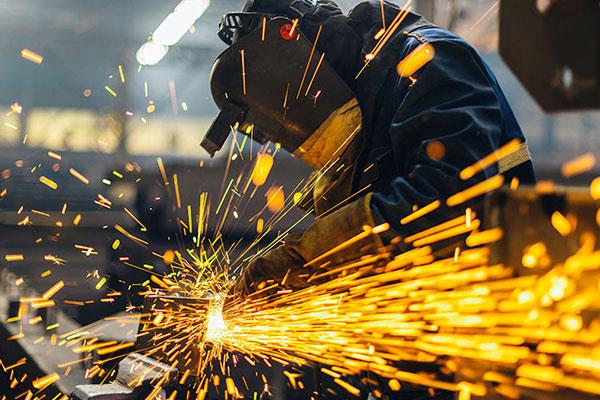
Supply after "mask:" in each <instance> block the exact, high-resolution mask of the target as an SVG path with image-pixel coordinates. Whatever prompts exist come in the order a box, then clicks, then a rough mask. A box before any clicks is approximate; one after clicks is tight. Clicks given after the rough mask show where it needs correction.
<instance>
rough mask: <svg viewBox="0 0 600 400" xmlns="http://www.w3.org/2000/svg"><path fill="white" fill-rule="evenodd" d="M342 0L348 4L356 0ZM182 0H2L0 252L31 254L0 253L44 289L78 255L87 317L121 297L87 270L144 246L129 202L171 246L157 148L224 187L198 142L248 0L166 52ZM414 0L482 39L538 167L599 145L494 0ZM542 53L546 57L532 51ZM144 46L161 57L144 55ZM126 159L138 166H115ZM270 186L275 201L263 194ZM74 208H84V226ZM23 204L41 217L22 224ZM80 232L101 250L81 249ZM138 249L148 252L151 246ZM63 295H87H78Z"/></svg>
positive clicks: (72, 275)
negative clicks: (109, 296)
mask: <svg viewBox="0 0 600 400" xmlns="http://www.w3.org/2000/svg"><path fill="white" fill-rule="evenodd" d="M338 2H339V3H340V4H341V5H342V6H343V7H344V8H345V9H346V10H349V9H350V7H351V6H352V5H353V4H355V3H357V2H358V0H338ZM394 2H395V3H398V4H403V3H404V2H403V1H402V0H394ZM178 3H179V0H128V1H123V0H103V1H96V0H52V1H48V0H19V1H14V0H0V10H1V12H0V32H1V34H0V54H2V57H1V58H0V172H1V177H0V192H2V191H3V190H4V189H6V190H7V191H8V193H9V194H10V195H9V196H0V254H1V255H4V254H17V253H19V254H20V253H23V254H25V255H26V257H25V260H24V261H23V262H20V263H5V262H4V259H0V269H3V268H6V269H7V271H8V272H14V273H18V275H19V276H24V277H25V281H26V282H27V284H28V285H29V286H30V287H31V288H32V289H33V290H37V291H38V292H43V290H45V289H47V284H48V281H47V280H45V279H44V277H45V276H44V272H45V271H46V270H48V266H49V265H51V264H52V263H56V259H54V260H53V259H52V258H50V259H46V261H45V262H42V261H40V260H44V256H47V255H53V256H56V257H58V258H61V259H65V260H68V263H66V264H64V265H63V266H61V267H60V268H55V269H54V271H53V274H54V275H55V279H54V280H55V281H56V280H59V279H61V280H63V281H64V282H65V285H66V287H65V289H64V290H62V291H61V292H60V293H59V294H58V295H57V297H56V300H57V302H58V303H59V304H60V309H61V310H62V312H64V313H65V315H67V316H68V317H70V318H73V319H74V320H76V321H77V322H78V323H80V324H85V323H89V322H92V321H94V320H97V319H98V318H100V317H102V316H105V315H108V314H111V313H114V312H117V311H121V310H122V304H117V303H115V304H111V303H104V302H100V301H99V300H100V299H101V298H103V297H104V296H105V294H106V292H104V291H102V290H95V285H96V284H97V281H96V280H85V279H83V280H82V279H81V277H82V276H83V277H85V276H89V274H100V275H101V276H102V275H107V276H108V275H110V276H112V277H116V278H115V279H118V278H119V274H120V271H121V270H124V269H125V268H121V269H119V262H118V258H119V257H120V256H121V255H122V254H127V255H128V256H130V257H133V258H135V257H136V255H135V254H136V251H138V249H137V248H135V246H130V247H126V246H124V247H121V248H120V250H119V251H120V253H119V252H117V251H113V250H112V249H111V244H112V240H113V239H114V235H112V234H111V235H109V234H108V233H107V229H106V227H108V226H112V225H115V224H126V223H130V222H131V221H130V219H127V218H126V216H125V215H124V213H123V208H124V207H127V208H128V209H131V210H132V211H133V213H134V214H136V215H138V216H139V218H140V219H141V222H142V223H144V224H145V225H146V226H148V228H149V229H148V232H147V234H146V235H147V236H151V235H154V236H155V238H154V239H155V240H154V241H153V243H158V244H157V249H158V250H160V249H161V248H162V249H167V248H169V247H170V246H171V247H172V236H171V235H172V233H173V231H172V229H171V228H169V226H168V222H169V221H167V220H168V217H166V216H165V215H166V213H165V210H166V209H167V205H165V203H164V200H165V194H164V193H163V192H161V186H162V183H161V182H162V181H161V179H160V172H159V169H158V167H157V162H156V159H157V157H159V156H160V157H161V158H162V160H163V161H164V163H165V165H166V166H167V169H168V171H169V174H173V173H177V174H178V175H179V179H180V182H183V185H182V187H185V189H182V197H183V201H184V202H190V201H193V202H197V199H198V195H199V193H200V191H208V192H214V193H219V191H220V190H221V189H222V178H223V170H224V166H225V164H226V159H227V157H226V156H227V154H226V153H227V151H226V150H224V151H222V152H221V153H219V154H218V155H217V156H216V157H215V158H214V159H209V157H208V154H207V153H206V152H205V151H204V150H203V149H202V148H201V147H200V146H199V143H200V141H201V139H202V137H203V135H204V133H205V132H206V130H207V128H208V126H209V124H210V122H211V121H212V118H214V116H215V114H216V112H217V108H216V106H215V105H214V104H213V101H212V98H211V95H210V92H209V74H210V69H211V66H212V62H213V60H214V59H215V57H216V56H217V55H218V54H219V52H221V51H222V50H223V49H224V48H225V45H224V44H223V43H222V42H221V41H220V40H219V39H218V37H217V35H216V32H217V26H218V23H219V20H220V17H221V16H222V15H223V14H224V13H226V12H228V11H233V10H238V9H240V8H241V5H242V3H243V1H242V0H212V1H209V0H206V10H205V11H204V12H203V13H202V16H201V17H200V18H199V19H198V20H197V22H196V23H195V24H194V25H193V28H192V29H190V30H189V31H188V32H186V33H185V35H184V36H183V37H182V39H181V40H180V41H178V42H177V43H176V44H174V45H172V46H170V47H169V49H168V52H166V53H165V51H166V49H165V48H148V47H146V48H145V49H142V50H140V48H141V46H142V45H143V44H144V43H146V42H147V41H148V39H149V37H150V35H151V34H152V32H153V31H154V30H155V29H156V28H157V27H158V26H159V25H160V24H161V22H162V21H163V20H164V19H165V18H166V17H167V15H169V13H171V12H172V11H173V9H174V8H175V7H176V5H177V4H178ZM415 3H416V8H417V10H419V11H421V12H422V13H423V14H424V15H426V16H427V17H428V18H429V19H431V20H433V21H434V22H436V23H438V24H440V25H442V26H445V27H448V28H450V29H452V30H454V31H456V32H458V33H459V34H461V35H463V36H464V37H465V38H466V39H468V40H469V41H470V42H471V43H473V44H474V45H475V46H476V47H477V48H478V49H480V50H481V51H482V52H483V54H484V58H485V59H486V60H487V61H488V63H489V65H490V66H491V68H492V70H493V71H494V72H495V73H496V74H497V76H498V79H499V81H500V83H501V86H502V87H503V89H504V91H505V93H506V95H507V97H508V99H509V100H510V102H511V104H512V106H513V108H514V110H515V113H516V115H517V117H518V119H519V122H520V123H521V125H522V127H523V130H524V132H525V134H526V136H527V138H528V140H529V145H530V149H531V152H532V156H533V160H534V164H535V165H536V167H537V172H538V175H539V177H540V178H541V179H555V180H560V179H561V175H560V167H561V165H562V164H563V163H564V162H565V161H567V160H569V159H571V158H572V157H574V156H576V155H580V154H582V153H585V152H588V151H592V152H597V151H598V150H600V136H599V135H598V134H597V133H596V132H597V130H598V129H599V128H600V113H598V112H595V113H594V112H589V113H577V114H575V113H573V114H564V113H563V114H556V115H547V114H544V113H543V112H542V110H541V109H540V107H539V106H538V105H537V104H536V103H535V101H534V100H533V99H532V98H531V97H530V95H529V94H528V93H527V92H526V91H525V89H524V88H523V87H522V86H521V84H520V83H519V82H518V81H517V79H516V78H515V77H514V75H513V74H512V73H511V72H510V71H509V69H508V67H507V66H506V65H505V64H504V63H503V61H502V60H501V58H500V56H499V55H498V53H497V47H498V16H497V11H498V8H497V3H498V2H497V1H495V0H420V1H418V0H416V1H415ZM23 49H29V50H32V51H34V52H35V53H38V54H40V55H42V56H43V57H44V59H43V62H42V63H41V64H37V63H34V62H31V61H30V60H27V59H25V58H23V57H21V51H22V50H23ZM163 53H165V54H163ZM161 56H163V57H162V58H161ZM144 57H145V59H144ZM531 57H532V59H531V62H532V63H535V62H536V60H535V55H534V54H532V55H531ZM140 58H141V59H142V61H144V60H145V61H146V62H149V63H154V65H143V66H142V65H140ZM48 151H53V152H56V153H58V154H60V156H61V160H51V159H49V157H48ZM283 159H285V160H286V162H282V160H283ZM201 164H202V165H203V169H200V165H201ZM276 165H277V168H276V169H275V170H274V173H273V176H272V180H273V181H274V182H275V183H277V184H278V185H281V186H283V187H284V188H285V187H294V186H295V184H296V183H297V182H298V181H299V180H300V179H302V178H303V177H305V176H306V175H307V174H308V172H309V170H308V169H307V168H306V167H304V166H303V165H301V164H300V163H299V162H298V161H297V160H294V159H293V158H291V157H290V156H288V155H284V154H280V155H278V157H277V158H276ZM70 168H74V169H76V170H77V171H79V172H80V173H81V174H82V175H84V176H85V177H87V178H88V179H89V181H90V183H89V185H82V184H81V182H79V181H78V180H76V179H73V177H72V176H71V175H70V174H69V169H70ZM34 170H35V174H33V173H32V171H34ZM124 170H127V171H128V172H129V174H128V177H129V178H128V179H121V178H119V177H118V176H116V175H115V174H113V171H117V172H118V173H122V172H123V171H124ZM119 171H120V172H119ZM45 174H46V175H48V174H50V175H52V176H53V179H54V180H55V181H56V182H57V184H58V185H59V187H60V190H57V191H54V190H50V189H48V188H46V187H43V186H41V187H40V183H39V181H38V178H39V176H40V175H45ZM99 193H100V194H106V195H107V197H110V198H111V199H113V200H114V204H113V206H112V209H111V210H106V209H105V208H103V207H101V206H100V205H98V203H96V202H94V200H97V198H98V194H99ZM286 194H289V193H286ZM259 200H260V201H262V203H261V205H264V197H261V198H260V199H259ZM65 203H67V208H66V213H65V215H66V217H64V221H60V222H61V223H62V224H63V228H62V229H60V230H58V229H57V221H56V219H53V218H45V217H44V213H46V214H48V213H54V214H57V213H58V212H59V211H61V210H62V209H63V207H65ZM36 211H37V212H36ZM40 213H42V214H40ZM77 215H81V221H80V223H78V224H75V225H79V226H78V227H77V228H76V229H75V227H74V226H73V225H74V224H73V223H72V221H73V219H74V218H75V217H76V216H77ZM297 215H298V214H296V216H297ZM25 216H30V218H31V221H33V226H32V225H28V224H22V225H24V226H18V225H17V224H18V223H19V222H21V221H22V220H23V218H25ZM290 218H294V216H293V215H292V216H291V217H290ZM171 222H172V221H171ZM34 228H35V229H34ZM245 229H247V226H244V225H243V224H240V225H238V226H236V227H232V229H231V237H230V238H229V239H228V240H231V241H234V240H237V238H238V237H240V235H241V232H242V231H244V230H245ZM161 240H162V241H161ZM77 244H79V245H83V246H87V248H93V251H91V252H89V251H82V249H81V248H78V247H76V246H75V245H77ZM84 250H85V247H84ZM137 257H140V258H143V257H145V256H144V255H143V252H141V253H140V254H139V255H138V256H137ZM122 278H123V280H126V281H128V282H131V281H135V279H137V278H136V277H135V276H134V277H133V279H132V278H131V277H122ZM112 284H113V286H112V287H115V286H114V285H117V282H116V281H114V280H113V281H112ZM64 300H78V301H80V300H83V301H88V302H89V305H88V306H86V307H80V306H79V305H72V306H69V305H68V304H65V303H64ZM5 354H6V353H5ZM15 354H16V353H15ZM1 384H2V382H0V385H1ZM0 394H1V393H0Z"/></svg>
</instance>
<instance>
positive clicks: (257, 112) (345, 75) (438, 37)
mask: <svg viewBox="0 0 600 400" xmlns="http://www.w3.org/2000/svg"><path fill="white" fill-rule="evenodd" d="M278 21H281V22H279V25H278ZM398 21H402V22H401V23H400V24H399V25H398V26H396V27H394V24H395V23H396V24H397V22H398ZM275 28H277V29H275ZM274 29H275V30H276V32H275V33H273V30H274ZM392 29H393V30H392ZM286 35H287V37H286ZM219 36H220V37H221V38H222V39H223V40H224V41H226V42H227V43H228V44H229V45H230V46H231V47H230V48H229V49H228V50H226V51H225V52H224V53H223V54H222V55H221V56H219V58H218V59H217V61H216V63H215V66H214V69H213V74H212V82H211V86H212V91H213V97H214V98H215V101H216V102H217V104H218V105H219V107H220V108H221V110H222V111H221V114H220V115H219V117H218V118H217V120H216V121H215V123H214V124H213V126H212V127H211V129H210V130H209V133H208V135H207V137H206V138H205V140H204V142H203V147H205V148H206V149H207V150H208V151H209V152H211V153H214V152H215V151H216V150H218V149H219V148H220V147H221V146H222V144H223V143H224V139H225V137H224V136H223V134H222V132H226V133H228V132H229V131H230V127H236V128H237V129H238V130H239V131H242V132H245V133H249V134H250V135H252V137H253V139H256V140H260V141H262V142H266V141H271V142H276V143H280V144H281V146H282V147H283V148H285V149H286V150H288V151H289V152H290V153H292V154H293V155H294V156H296V157H298V158H300V159H301V160H303V161H305V162H307V163H308V164H310V165H311V166H313V167H314V168H315V170H316V171H317V172H316V173H315V174H314V176H313V178H314V179H313V181H314V184H313V186H312V194H311V201H310V204H309V208H310V209H311V211H313V212H314V213H315V215H316V222H315V223H314V224H313V225H312V226H311V227H310V228H309V229H308V230H306V231H305V232H304V233H303V234H301V235H289V236H288V237H287V238H286V240H285V242H284V243H283V244H281V245H280V246H279V247H278V248H275V249H274V250H272V251H271V252H269V253H267V254H265V255H263V256H261V257H258V258H257V259H255V260H254V261H252V262H251V263H250V265H249V266H248V267H247V268H246V269H245V271H243V273H242V276H241V277H240V278H239V279H238V281H237V284H236V285H235V290H237V291H238V292H240V293H241V294H242V295H246V294H248V293H250V292H253V291H256V290H257V288H259V285H261V283H262V285H263V286H264V281H270V283H273V282H274V283H279V284H280V287H283V288H291V289H297V288H302V287H305V286H308V283H307V279H306V276H308V275H310V274H309V272H310V271H309V269H307V268H305V266H306V264H310V261H311V260H314V259H316V258H317V257H320V256H322V255H324V254H326V253H328V252H329V251H330V250H331V249H335V248H336V247H338V246H340V245H342V244H344V243H349V242H348V241H349V240H350V242H353V241H352V239H353V238H356V237H357V235H360V234H361V233H363V232H365V227H378V226H385V224H386V223H387V224H389V227H390V228H389V229H388V230H387V231H386V232H384V233H382V234H381V235H377V234H370V235H363V237H362V239H361V240H360V241H358V242H356V243H353V244H352V245H348V246H345V247H344V248H343V249H342V250H340V251H338V252H336V253H335V254H333V255H332V256H331V257H332V258H334V261H333V262H341V261H344V260H346V261H347V260H351V259H353V258H357V257H360V255H361V254H364V253H365V252H368V251H374V250H375V249H377V247H381V246H385V245H386V244H388V243H389V242H390V241H392V240H393V238H394V237H400V238H402V237H405V236H407V235H409V234H411V233H414V232H418V231H422V230H423V229H425V228H428V227H431V226H434V225H436V224H438V223H440V222H443V221H446V220H448V219H449V216H451V215H452V212H455V210H454V211H453V210H450V209H448V208H447V207H444V206H441V207H440V208H439V209H437V210H435V211H434V212H431V213H429V214H427V215H426V216H424V217H423V218H419V219H417V220H416V221H414V222H411V223H409V224H402V223H401V220H402V218H404V217H406V216H408V215H410V214H411V213H413V212H414V211H415V210H417V209H419V208H421V207H425V206H427V205H428V204H431V203H433V202H435V201H436V200H442V203H444V199H446V198H448V197H449V196H451V195H452V194H454V193H457V192H459V191H461V190H464V189H466V188H468V187H469V186H472V185H474V184H476V183H478V182H482V181H484V180H486V179H488V178H490V177H492V176H494V175H497V174H502V175H503V176H504V177H505V182H513V183H515V182H519V183H520V184H531V183H533V182H534V181H535V176H534V171H533V165H532V162H531V160H530V157H529V152H528V150H527V145H526V141H525V138H524V136H523V133H522V131H521V128H520V127H519V124H518V122H517V120H516V118H515V116H514V115H513V112H512V111H511V108H510V106H509V104H508V102H507V99H506V98H505V96H504V94H503V93H502V90H501V89H500V87H499V84H498V82H497V81H496V78H495V77H494V75H493V73H492V72H491V70H490V69H489V68H488V66H487V65H486V64H485V62H484V61H483V60H482V59H481V58H480V56H479V55H478V54H477V52H476V51H475V50H474V49H473V47H471V46H470V45H469V44H468V43H467V42H466V41H465V40H463V39H462V38H460V37H459V36H457V35H456V34H454V33H451V32H449V31H446V30H444V29H442V28H440V27H437V26H435V25H433V24H432V23H430V22H428V21H427V20H425V19H424V18H422V17H421V16H419V15H417V14H414V13H410V12H404V10H402V9H400V8H399V7H398V6H396V5H393V4H391V3H387V2H380V1H378V0H377V1H376V0H372V1H370V2H363V3H360V4H358V5H356V6H355V7H354V8H353V9H352V11H350V13H349V14H348V15H345V14H344V13H343V12H342V10H341V9H340V8H339V7H338V5H337V4H336V3H335V2H333V1H332V0H254V1H253V0H248V1H247V2H246V4H245V6H244V8H243V10H242V12H239V13H230V14H227V15H225V17H224V18H223V20H222V22H221V30H220V32H219ZM383 41H385V43H383V45H382V42H383ZM425 44H428V45H429V46H430V48H432V49H433V52H434V54H435V55H434V56H433V58H432V59H431V60H429V61H428V62H427V63H426V64H424V65H423V66H422V67H421V68H419V69H418V70H417V71H414V72H412V73H411V74H410V76H404V75H405V74H402V73H401V72H402V71H399V68H398V66H399V64H400V62H401V61H403V60H406V59H407V57H410V55H411V54H414V52H415V51H418V49H419V47H420V46H423V45H425ZM294 46H295V47H294ZM515 139H518V140H520V142H521V143H522V144H521V145H520V146H519V149H518V150H517V151H515V152H514V153H513V154H511V157H509V158H508V160H502V161H501V162H499V163H497V164H494V165H493V166H490V167H489V168H486V169H484V170H483V171H481V172H479V173H478V174H476V175H475V176H473V177H472V178H470V179H467V180H463V179H461V177H460V176H459V175H460V171H461V170H463V169H464V168H466V167H468V166H470V165H473V164H475V163H476V162H477V161H479V160H480V159H481V158H483V157H485V156H487V155H489V154H492V153H493V152H494V151H495V150H497V149H498V148H500V147H501V146H503V145H505V144H506V143H508V142H510V141H513V140H515ZM474 207H475V206H474ZM397 242H398V243H397V244H396V247H397V248H398V247H400V248H401V250H402V246H403V241H402V240H400V241H397ZM404 246H406V245H405V244H404ZM335 258H337V260H335ZM260 287H262V286H260Z"/></svg>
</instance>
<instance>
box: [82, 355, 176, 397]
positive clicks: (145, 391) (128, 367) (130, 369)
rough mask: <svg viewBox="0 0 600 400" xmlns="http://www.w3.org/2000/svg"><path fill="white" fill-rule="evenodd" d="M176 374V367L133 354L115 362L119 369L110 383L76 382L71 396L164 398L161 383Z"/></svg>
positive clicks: (164, 394)
mask: <svg viewBox="0 0 600 400" xmlns="http://www.w3.org/2000/svg"><path fill="white" fill-rule="evenodd" d="M176 375H177V369H176V368H172V367H170V366H168V365H166V364H163V363H161V362H159V361H156V360H154V359H152V358H150V357H146V356H143V355H141V354H138V353H133V354H130V355H128V356H127V357H125V358H124V359H123V360H121V362H120V363H119V371H118V374H117V378H116V379H115V382H114V383H110V384H105V385H79V386H77V387H75V390H73V393H72V394H71V396H72V399H74V400H92V399H94V400H121V399H123V400H125V399H127V400H137V399H145V398H153V399H165V398H166V393H165V390H164V389H162V386H161V385H163V384H164V382H166V381H167V380H168V379H169V378H170V377H172V376H176ZM155 385H156V386H157V387H159V389H158V390H156V389H155V388H154V387H155ZM153 391H156V392H155V393H154V392H153ZM150 396H153V397H150Z"/></svg>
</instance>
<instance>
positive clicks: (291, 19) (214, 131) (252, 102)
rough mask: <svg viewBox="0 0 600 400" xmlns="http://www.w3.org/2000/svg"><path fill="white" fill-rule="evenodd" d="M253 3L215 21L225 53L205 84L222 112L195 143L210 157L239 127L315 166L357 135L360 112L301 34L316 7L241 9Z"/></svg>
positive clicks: (301, 0) (302, 1) (310, 2)
mask: <svg viewBox="0 0 600 400" xmlns="http://www.w3.org/2000/svg"><path fill="white" fill-rule="evenodd" d="M320 1H321V0H320ZM252 3H253V2H252V1H249V2H248V3H247V5H246V7H244V10H243V11H242V12H241V13H230V14H227V15H225V16H224V17H223V20H222V22H221V29H220V31H219V36H220V37H221V38H222V39H223V40H224V41H225V42H226V43H228V44H230V47H229V48H228V49H227V50H225V51H224V52H223V53H221V54H220V55H219V56H218V57H217V59H216V61H215V63H214V65H213V69H212V73H211V79H210V85H211V92H212V96H213V99H214V101H215V103H216V104H217V106H218V107H219V108H220V110H221V112H220V113H219V115H218V116H217V118H216V119H215V121H214V122H213V124H212V125H211V127H210V128H209V130H208V132H207V134H206V137H205V138H204V140H203V141H202V144H201V145H202V147H203V148H204V149H205V150H207V151H208V152H209V153H210V154H211V155H214V153H215V152H216V151H218V150H219V149H220V148H221V147H222V146H223V144H224V143H225V141H226V140H227V137H228V135H229V133H230V132H231V130H232V129H237V130H238V131H239V132H242V133H244V134H247V135H249V136H250V137H251V138H252V139H254V140H257V141H258V142H261V143H266V142H268V141H271V142H275V143H279V144H281V146H282V147H283V148H284V149H286V150H287V151H289V152H290V153H292V154H293V155H294V156H296V157H298V158H300V159H301V160H303V161H305V162H306V163H308V164H310V165H312V166H313V167H315V168H321V167H323V166H324V165H325V164H326V163H327V162H328V161H329V160H331V159H332V158H333V157H335V156H336V155H337V156H339V155H341V154H342V153H343V151H344V150H345V148H346V147H347V146H348V145H349V144H350V142H351V141H352V138H353V137H354V136H355V135H356V134H357V133H358V132H359V131H360V129H361V124H362V113H361V109H360V106H359V104H358V101H357V99H356V97H355V95H354V93H353V91H352V90H351V89H350V87H349V86H348V85H347V84H346V83H345V82H344V80H343V79H342V78H341V77H340V76H339V75H338V74H337V73H336V71H335V69H334V68H333V67H332V66H331V65H330V64H329V63H328V61H327V59H325V56H324V54H321V53H320V52H319V50H318V48H317V46H316V44H315V43H314V42H313V40H314V39H315V38H311V39H312V40H311V39H309V38H308V37H307V36H306V35H305V34H304V33H303V32H302V30H301V29H300V21H301V20H302V18H304V17H305V16H306V15H309V14H310V13H311V12H312V11H313V10H314V8H315V7H317V5H318V3H317V2H316V0H296V1H292V2H291V4H290V5H289V12H287V13H286V14H285V15H286V16H281V15H282V14H281V13H278V14H277V15H274V14H268V13H257V12H247V11H245V10H250V9H251V7H252ZM328 4H329V3H328Z"/></svg>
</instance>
